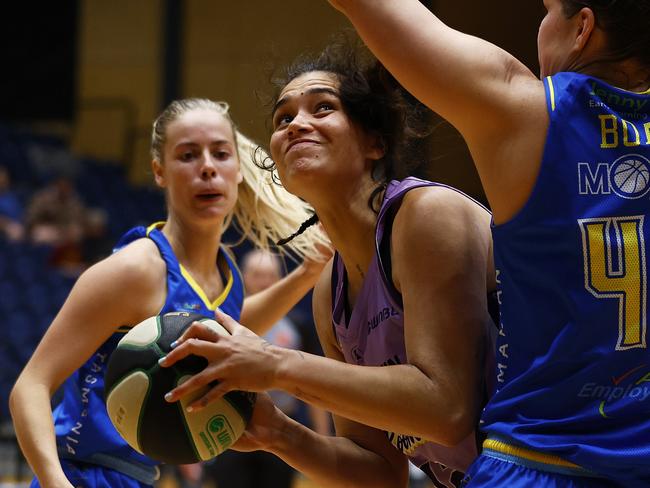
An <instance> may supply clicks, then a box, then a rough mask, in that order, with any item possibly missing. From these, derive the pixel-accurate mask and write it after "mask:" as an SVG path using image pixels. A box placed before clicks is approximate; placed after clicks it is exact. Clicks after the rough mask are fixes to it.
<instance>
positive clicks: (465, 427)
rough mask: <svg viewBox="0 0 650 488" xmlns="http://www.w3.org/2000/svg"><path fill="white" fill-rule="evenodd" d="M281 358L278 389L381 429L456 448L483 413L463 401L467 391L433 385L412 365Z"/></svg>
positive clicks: (286, 354) (287, 354) (296, 355)
mask: <svg viewBox="0 0 650 488" xmlns="http://www.w3.org/2000/svg"><path fill="white" fill-rule="evenodd" d="M278 352H279V353H280V354H281V355H282V358H281V359H280V360H279V361H278V363H279V364H280V365H281V366H280V369H279V371H278V374H277V376H276V378H275V385H274V387H276V388H280V389H283V390H285V391H287V392H288V393H290V394H292V395H294V396H296V397H297V398H300V399H301V400H303V401H305V402H308V403H310V404H312V405H315V406H317V407H320V408H323V409H325V410H328V411H330V412H332V413H333V414H335V415H339V416H341V417H345V418H348V419H351V420H354V421H356V422H359V423H363V424H366V425H369V426H372V427H375V428H377V429H382V430H388V431H393V432H398V433H400V434H407V435H414V436H417V437H423V438H425V439H427V440H431V441H435V442H438V443H440V444H443V445H450V444H452V445H453V444H456V443H457V442H459V441H460V440H462V439H463V438H464V437H465V436H467V435H469V433H470V432H471V430H472V426H473V425H474V422H475V420H476V418H475V417H477V415H478V408H476V409H475V408H473V407H472V406H471V403H472V402H471V400H470V401H467V400H466V399H465V398H464V397H463V395H462V386H460V385H454V384H451V382H450V381H443V380H436V379H431V378H429V377H427V376H426V375H425V374H424V373H423V372H422V371H421V370H419V369H418V368H416V367H415V366H412V365H394V366H383V367H370V366H356V365H350V364H346V363H343V362H340V361H336V360H333V359H328V358H323V357H320V356H315V355H311V354H306V353H303V352H296V351H290V350H284V349H280V348H278ZM360 385H362V386H360ZM474 410H476V412H474ZM395 412H400V415H395Z"/></svg>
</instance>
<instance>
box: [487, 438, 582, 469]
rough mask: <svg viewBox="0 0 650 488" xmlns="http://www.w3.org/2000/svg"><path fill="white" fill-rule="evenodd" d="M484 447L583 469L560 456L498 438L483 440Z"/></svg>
mask: <svg viewBox="0 0 650 488" xmlns="http://www.w3.org/2000/svg"><path fill="white" fill-rule="evenodd" d="M483 449H490V450H492V451H496V452H500V453H501V454H506V455H508V456H514V457H518V458H521V459H525V460H528V461H533V462H536V463H542V464H550V465H552V466H563V467H565V468H574V469H582V468H581V467H580V466H578V465H577V464H573V463H571V462H569V461H565V460H564V459H562V458H561V457H559V456H554V455H552V454H544V453H541V452H537V451H533V450H530V449H525V448H523V447H518V446H513V445H511V444H506V443H505V442H501V441H498V440H496V439H485V441H483Z"/></svg>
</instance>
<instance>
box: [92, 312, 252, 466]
mask: <svg viewBox="0 0 650 488" xmlns="http://www.w3.org/2000/svg"><path fill="white" fill-rule="evenodd" d="M194 321H199V322H203V323H204V324H206V325H208V326H209V327H211V328H213V329H214V330H215V331H216V332H217V333H219V334H222V335H227V334H228V332H227V331H226V330H225V329H224V328H223V327H222V326H221V325H219V323H217V322H216V321H214V320H212V319H209V318H206V317H204V316H202V315H198V314H192V313H186V312H175V313H168V314H164V315H159V316H154V317H150V318H148V319H146V320H144V321H142V322H141V323H139V324H138V325H136V326H135V327H133V329H131V330H130V331H129V332H128V333H127V334H126V335H125V336H124V337H123V338H122V339H121V340H120V342H119V343H118V345H117V348H116V349H115V351H114V352H113V354H112V355H111V357H110V359H109V363H108V369H107V372H106V378H105V383H104V394H105V398H106V407H107V410H108V415H109V417H110V419H111V421H112V422H113V425H114V426H115V428H116V429H117V431H118V432H119V433H120V434H121V436H122V437H123V438H124V439H125V440H126V441H127V442H128V444H129V445H130V446H131V447H133V448H134V449H135V450H137V451H138V452H140V453H142V454H144V455H146V456H148V457H150V458H152V459H155V460H157V461H161V462H164V463H169V464H189V463H194V462H197V461H205V460H207V459H211V458H213V457H215V456H217V455H219V454H221V453H222V452H223V451H225V450H226V449H228V448H229V447H230V446H232V444H234V443H235V441H237V439H238V438H239V436H240V435H241V434H242V433H243V432H244V430H245V429H246V424H247V423H248V421H249V419H250V417H251V415H252V412H253V406H254V404H255V398H256V397H255V394H254V393H248V392H240V391H233V392H229V393H227V394H226V395H224V396H223V397H222V398H220V399H218V400H216V401H214V402H212V403H211V404H209V405H208V406H207V407H205V408H204V409H201V410H199V411H193V412H191V413H188V412H187V411H186V407H187V406H188V405H189V404H190V403H191V402H193V401H194V400H196V399H197V398H200V397H201V396H202V395H203V394H205V392H206V391H207V390H208V389H209V387H208V386H206V387H205V388H203V389H201V390H199V391H197V392H195V393H194V394H191V395H187V396H186V397H185V398H181V399H180V400H179V401H177V402H173V403H169V402H167V401H165V399H164V395H165V393H167V392H169V391H171V390H172V389H174V388H175V387H176V386H177V385H179V384H180V383H182V382H183V381H185V380H186V379H187V378H189V377H190V376H192V375H194V374H196V373H198V372H200V371H201V370H202V369H203V368H205V366H206V365H207V361H206V360H205V359H204V358H202V357H198V356H189V357H187V358H185V359H183V360H181V361H179V362H178V363H176V364H174V365H173V366H171V367H168V368H163V367H161V366H159V365H158V360H159V359H160V358H162V357H164V356H166V355H167V353H169V351H170V350H171V348H170V344H171V343H172V342H174V341H175V340H176V339H178V337H180V335H181V334H182V333H183V331H184V330H185V329H186V328H188V327H189V326H190V325H191V324H192V322H194ZM213 385H214V384H213Z"/></svg>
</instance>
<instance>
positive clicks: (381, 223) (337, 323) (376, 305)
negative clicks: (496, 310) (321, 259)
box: [331, 177, 493, 487]
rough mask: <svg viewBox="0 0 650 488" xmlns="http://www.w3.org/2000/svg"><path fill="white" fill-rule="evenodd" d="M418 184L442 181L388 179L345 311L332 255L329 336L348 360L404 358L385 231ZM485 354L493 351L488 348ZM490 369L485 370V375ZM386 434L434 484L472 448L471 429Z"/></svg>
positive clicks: (343, 280)
mask: <svg viewBox="0 0 650 488" xmlns="http://www.w3.org/2000/svg"><path fill="white" fill-rule="evenodd" d="M424 186H445V185H440V184H437V183H433V182H430V181H425V180H420V179H418V178H413V177H409V178H406V179H404V180H402V181H391V182H390V183H389V185H388V187H387V188H386V193H385V196H384V200H383V203H382V206H381V209H380V211H379V215H378V216H377V224H376V230H375V254H374V256H373V258H372V261H371V263H370V268H369V269H368V272H367V274H366V276H365V278H364V281H363V284H362V287H361V291H360V292H359V296H358V298H357V299H356V302H355V304H354V307H353V308H352V310H351V312H350V314H349V316H347V312H346V309H348V307H347V306H346V302H347V289H346V288H347V274H346V270H345V266H344V263H343V260H342V258H341V257H340V255H339V254H338V253H336V254H335V255H334V262H333V266H332V281H331V284H332V321H333V326H334V334H335V337H336V339H337V341H338V343H339V345H340V347H341V350H342V352H343V355H344V357H345V361H346V362H348V363H351V364H358V365H366V366H387V365H394V364H406V363H408V357H407V355H406V345H405V342H404V313H403V312H404V311H403V305H402V297H401V295H400V293H399V292H398V291H397V289H396V288H395V286H394V285H393V280H392V275H391V271H390V234H391V228H392V219H393V217H394V215H395V212H396V211H397V209H398V208H399V206H400V205H401V202H402V199H403V198H404V195H405V194H406V193H407V192H408V191H409V190H412V189H413V188H420V187H424ZM447 188H451V187H447ZM451 189H453V188H451ZM455 191H458V190H455ZM459 193H460V192H459ZM467 198H469V197H467ZM486 355H487V356H493V352H492V350H490V352H489V354H486ZM492 373H493V371H492V370H490V371H489V374H486V378H488V377H489V376H491V374H492ZM387 435H388V438H389V440H390V441H391V443H392V444H393V446H395V447H396V448H397V449H398V450H400V451H402V452H403V453H404V454H406V455H407V456H408V457H409V459H410V460H411V461H412V462H413V464H415V465H416V466H418V467H420V468H421V469H422V470H423V471H425V472H426V473H427V474H428V475H429V476H430V477H431V478H432V479H435V480H436V481H437V482H438V483H439V484H440V485H436V486H445V487H455V486H460V482H461V480H462V478H463V472H464V471H465V470H466V469H467V467H468V466H469V465H470V463H471V462H472V461H473V460H474V458H475V457H476V456H477V454H478V452H477V439H476V437H475V435H474V434H472V435H470V436H468V437H467V438H466V439H465V440H464V441H463V442H461V443H460V444H458V445H457V446H455V447H453V448H449V447H445V446H442V445H439V444H436V443H433V442H428V441H425V440H423V439H420V438H417V437H413V436H407V435H401V434H397V433H392V432H389V433H387Z"/></svg>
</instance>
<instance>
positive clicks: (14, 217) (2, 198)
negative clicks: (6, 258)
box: [0, 166, 25, 241]
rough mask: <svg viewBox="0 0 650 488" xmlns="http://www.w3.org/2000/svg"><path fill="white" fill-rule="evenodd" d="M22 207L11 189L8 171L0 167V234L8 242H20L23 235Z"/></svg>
mask: <svg viewBox="0 0 650 488" xmlns="http://www.w3.org/2000/svg"><path fill="white" fill-rule="evenodd" d="M22 218H23V206H22V204H21V203H20V199H19V198H18V196H17V195H16V192H15V191H14V190H13V189H12V188H11V176H10V175H9V170H8V169H7V168H6V167H4V166H0V233H2V234H3V235H4V236H5V237H6V238H7V239H9V240H10V241H21V240H22V239H23V236H24V234H25V228H24V226H23V223H22Z"/></svg>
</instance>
